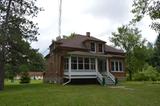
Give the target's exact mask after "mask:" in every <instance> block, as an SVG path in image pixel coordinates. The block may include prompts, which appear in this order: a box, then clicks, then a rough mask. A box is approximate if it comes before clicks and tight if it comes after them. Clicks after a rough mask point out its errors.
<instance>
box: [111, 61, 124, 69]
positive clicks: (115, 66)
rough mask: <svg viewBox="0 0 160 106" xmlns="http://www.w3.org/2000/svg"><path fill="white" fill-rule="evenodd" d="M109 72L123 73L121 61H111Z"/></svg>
mask: <svg viewBox="0 0 160 106" xmlns="http://www.w3.org/2000/svg"><path fill="white" fill-rule="evenodd" d="M111 71H123V65H122V61H120V60H112V61H111Z"/></svg>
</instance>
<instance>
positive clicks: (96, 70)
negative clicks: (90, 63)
mask: <svg viewBox="0 0 160 106" xmlns="http://www.w3.org/2000/svg"><path fill="white" fill-rule="evenodd" d="M96 72H98V59H97V57H96Z"/></svg>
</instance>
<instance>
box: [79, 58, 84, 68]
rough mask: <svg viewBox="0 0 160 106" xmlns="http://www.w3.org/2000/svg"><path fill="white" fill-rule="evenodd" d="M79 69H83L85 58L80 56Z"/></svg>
mask: <svg viewBox="0 0 160 106" xmlns="http://www.w3.org/2000/svg"><path fill="white" fill-rule="evenodd" d="M78 69H83V58H82V57H78Z"/></svg>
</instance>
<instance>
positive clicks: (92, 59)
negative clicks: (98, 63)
mask: <svg viewBox="0 0 160 106" xmlns="http://www.w3.org/2000/svg"><path fill="white" fill-rule="evenodd" d="M91 69H92V70H95V58H91Z"/></svg>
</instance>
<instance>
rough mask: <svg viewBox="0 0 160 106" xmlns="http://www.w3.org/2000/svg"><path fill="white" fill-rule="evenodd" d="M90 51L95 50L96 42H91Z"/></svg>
mask: <svg viewBox="0 0 160 106" xmlns="http://www.w3.org/2000/svg"><path fill="white" fill-rule="evenodd" d="M91 51H92V52H95V51H96V44H95V43H93V42H92V43H91Z"/></svg>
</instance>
